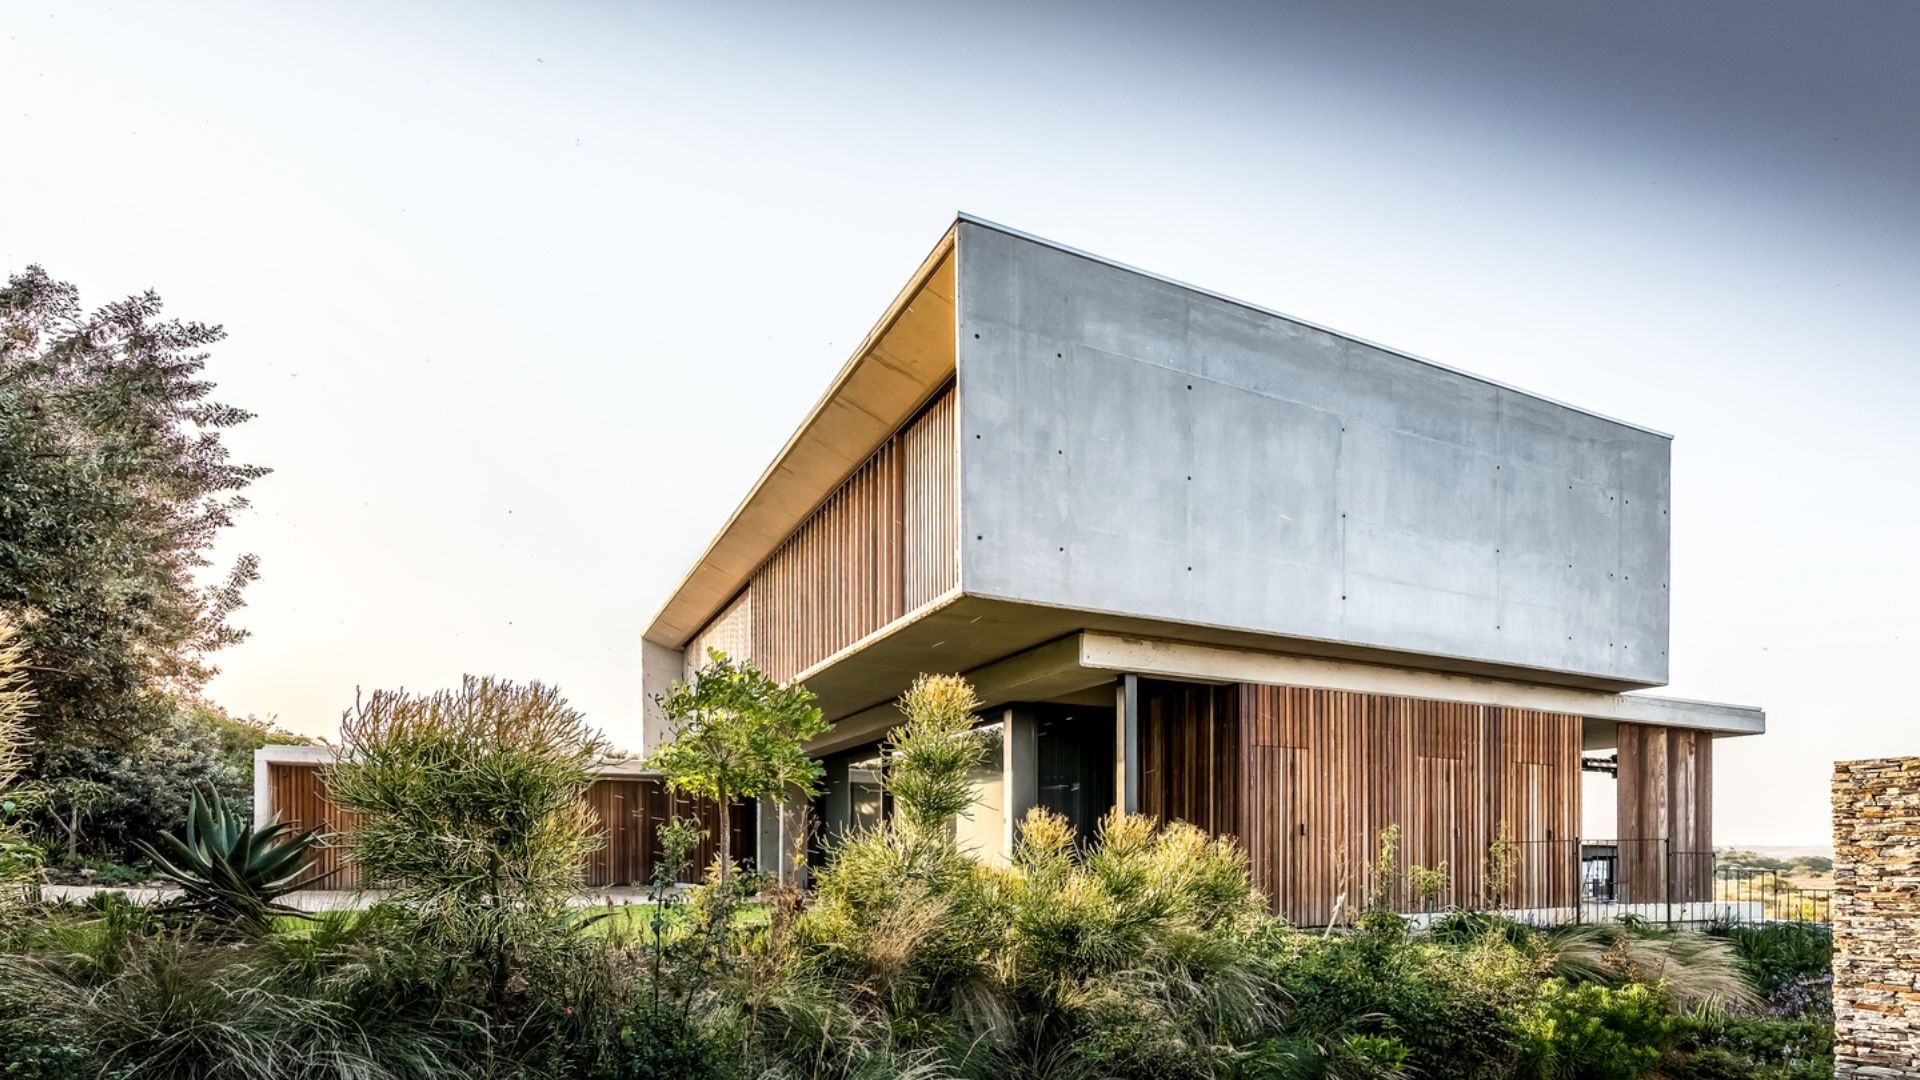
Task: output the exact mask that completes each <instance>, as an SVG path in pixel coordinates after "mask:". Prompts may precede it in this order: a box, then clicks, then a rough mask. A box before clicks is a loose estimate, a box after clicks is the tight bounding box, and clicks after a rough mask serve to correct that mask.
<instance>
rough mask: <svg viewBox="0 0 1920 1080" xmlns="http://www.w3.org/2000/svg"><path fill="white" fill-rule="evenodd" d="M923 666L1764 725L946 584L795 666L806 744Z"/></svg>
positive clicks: (1465, 666) (1588, 690)
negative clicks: (814, 703) (917, 606)
mask: <svg viewBox="0 0 1920 1080" xmlns="http://www.w3.org/2000/svg"><path fill="white" fill-rule="evenodd" d="M1173 635H1178V637H1175V636H1173ZM1414 664H1418V665H1419V666H1417V667H1416V666H1413V665H1414ZM922 672H940V673H950V672H959V673H963V674H965V675H967V676H968V677H969V678H970V679H971V680H972V681H973V683H974V685H975V689H976V690H977V691H978V692H979V695H980V698H981V701H982V703H983V704H984V705H985V706H987V707H992V706H994V705H998V704H1002V703H1005V702H1009V701H1058V700H1063V699H1075V698H1076V696H1077V699H1078V700H1084V701H1089V702H1090V701H1092V700H1093V698H1092V696H1090V695H1097V694H1100V693H1101V692H1102V691H1101V689H1100V688H1104V687H1109V686H1111V685H1112V683H1113V682H1114V680H1115V679H1116V678H1117V677H1118V676H1120V675H1122V674H1127V673H1132V674H1136V675H1144V676H1148V677H1154V678H1164V679H1173V680H1182V681H1192V682H1215V683H1228V682H1263V683H1274V684H1280V685H1288V686H1305V687H1312V688H1315V689H1326V690H1349V691H1355V692H1362V693H1380V694H1392V695H1396V696H1403V697H1418V698H1427V699H1431V700H1437V701H1459V702H1466V703H1473V704H1484V705H1500V706H1506V707H1509V708H1526V709H1537V710H1541V711H1544V712H1565V713H1573V714H1575V715H1578V716H1581V717H1584V718H1586V721H1587V723H1586V726H1585V729H1584V734H1585V738H1586V741H1587V742H1588V744H1589V746H1590V748H1592V747H1599V746H1608V745H1612V738H1613V725H1614V724H1617V723H1621V722H1629V723H1638V724H1662V725H1668V726H1676V727H1688V728H1701V729H1706V730H1709V731H1712V732H1714V734H1715V735H1716V736H1732V735H1757V734H1760V733H1761V732H1764V731H1765V730H1766V714H1765V713H1764V712H1763V711H1762V710H1760V709H1757V708H1748V707H1744V706H1737V705H1719V704H1712V703H1707V702H1696V701H1686V700H1683V699H1679V698H1668V697H1659V696H1655V695H1651V694H1644V693H1622V692H1620V689H1621V688H1619V687H1609V686H1606V685H1603V684H1602V685H1596V684H1594V683H1593V682H1591V681H1588V682H1587V683H1585V684H1578V683H1569V682H1565V681H1556V680H1560V679H1561V678H1562V677H1561V676H1558V675H1557V674H1556V673H1551V672H1537V671H1531V670H1525V669H1512V668H1500V667H1494V666H1491V665H1486V664H1480V663H1475V662H1470V661H1448V660H1446V659H1445V658H1434V657H1427V656H1421V657H1417V658H1415V657H1408V656H1396V655H1394V654H1390V653H1384V652H1381V651H1379V650H1368V649H1361V648H1356V647H1351V646H1344V645H1338V644H1334V643H1327V642H1315V641H1300V640H1296V639H1284V638H1271V637H1265V636H1261V635H1254V634H1247V633H1242V632H1239V631H1231V630H1222V629H1214V628H1208V627H1200V626H1187V625H1179V626H1175V625H1171V624H1166V623H1157V622H1151V621H1148V620H1142V619H1133V618H1125V617H1118V616H1103V615H1100V614H1097V613H1088V612H1082V611H1071V610H1065V609H1056V608H1047V607H1040V606H1037V605H1031V604H1018V603H1012V602H1009V601H1005V600H996V599H992V598H988V597H979V596H967V595H960V594H955V595H953V596H950V597H949V598H947V599H946V600H944V601H943V602H941V603H940V604H938V605H935V606H934V607H933V608H931V609H929V610H928V611H926V612H924V613H923V614H921V615H920V616H919V617H917V618H915V619H912V620H910V621H908V622H905V623H902V624H896V625H894V626H891V627H889V628H887V629H886V630H884V631H882V632H880V633H878V634H875V635H873V636H872V637H869V638H867V639H865V640H863V641H860V642H856V643H855V644H854V645H852V646H850V647H849V648H847V649H845V650H843V651H842V652H840V653H838V654H836V655H835V656H832V657H829V658H828V659H826V660H825V661H822V662H821V663H819V664H817V665H815V666H814V667H813V668H811V669H809V670H807V671H805V672H802V673H801V674H800V676H799V680H800V681H801V682H803V683H805V684H806V685H807V687H808V688H809V689H811V690H813V691H814V693H815V694H816V695H818V697H819V700H820V705H821V708H822V709H823V710H824V711H825V712H826V714H827V717H828V718H829V719H832V720H834V721H836V725H835V728H834V730H833V731H832V732H831V733H830V734H828V735H827V736H826V737H825V738H823V739H821V740H818V741H817V742H816V743H814V744H813V746H812V747H811V749H812V750H813V751H814V752H815V753H831V752H833V751H836V750H840V749H844V748H847V747H851V746H857V745H860V744H863V743H866V742H870V741H872V740H873V739H876V738H878V737H880V736H881V735H882V734H884V732H885V731H886V729H887V728H889V727H891V726H892V725H893V724H894V723H896V722H898V720H899V713H898V711H897V710H896V709H895V707H894V705H893V702H894V699H895V698H896V697H897V696H898V695H899V693H900V692H901V690H902V689H904V688H905V687H906V685H907V684H908V683H909V682H911V681H912V680H913V678H914V676H915V675H918V674H920V673H922Z"/></svg>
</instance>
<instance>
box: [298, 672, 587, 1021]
mask: <svg viewBox="0 0 1920 1080" xmlns="http://www.w3.org/2000/svg"><path fill="white" fill-rule="evenodd" d="M340 734H341V745H340V750H339V753H338V755H337V756H336V758H335V760H334V762H333V763H332V764H331V765H330V766H328V767H327V768H326V770H325V773H324V777H325V782H326V784H327V786H328V789H329V790H330V792H331V793H332V796H333V799H334V802H335V803H336V804H338V805H339V806H340V808H341V809H342V810H345V811H347V812H348V813H351V814H354V815H356V816H357V822H356V824H355V827H354V829H353V831H352V833H351V834H350V849H351V852H352V855H353V859H354V862H355V863H356V864H357V865H358V867H359V869H360V872H361V874H362V875H363V876H364V879H365V880H366V881H367V882H368V883H370V884H377V885H380V886H383V887H386V888H388V889H391V890H392V896H393V898H394V899H395V900H397V901H399V902H400V903H403V904H405V905H407V906H408V907H409V908H411V909H412V910H414V911H415V912H416V913H417V914H418V916H419V917H420V920H421V924H422V925H423V926H424V927H426V928H427V931H428V932H429V933H430V934H431V935H433V936H436V937H439V938H443V939H445V940H448V941H450V942H454V943H457V944H459V945H460V946H462V947H465V948H469V949H472V950H473V951H474V952H475V953H476V954H478V955H480V956H483V957H485V958H486V959H487V961H488V963H489V964H490V965H491V972H492V980H493V990H494V992H495V994H496V995H498V994H500V993H503V992H504V991H505V989H506V986H505V984H506V980H507V977H508V973H509V971H508V969H509V967H510V965H511V963H512V960H513V956H514V954H516V953H517V952H519V951H521V950H522V948H523V947H526V948H533V947H534V946H535V943H537V942H540V941H543V940H546V939H548V938H549V937H550V936H551V935H552V933H553V932H554V931H555V929H556V927H557V926H559V924H560V917H561V915H562V914H563V913H564V912H565V910H566V906H567V902H568V900H569V899H570V898H571V897H572V896H574V895H575V894H576V893H578V892H579V891H580V889H581V887H582V883H583V878H582V866H583V864H584V860H585V858H586V856H587V855H588V853H590V852H591V851H593V850H594V849H595V848H597V847H598V846H599V844H600V833H599V830H598V827H597V826H596V824H595V822H594V818H593V812H592V810H591V809H590V808H589V807H588V806H587V804H586V801H585V799H584V795H585V793H586V790H587V786H588V784H590V783H591V782H592V780H593V776H594V767H595V765H596V764H597V763H598V762H599V761H600V760H601V758H602V757H603V756H604V754H605V749H606V747H605V744H604V743H603V742H602V740H601V738H600V736H599V734H598V733H597V732H596V731H594V730H593V729H592V728H590V727H588V726H587V724H586V722H585V721H584V720H583V719H582V718H581V716H580V714H579V713H577V712H575V711H574V710H573V709H572V708H570V707H569V706H568V705H567V703H566V700H565V699H564V698H562V697H561V696H560V694H559V692H558V691H557V690H555V689H553V688H551V687H547V686H543V685H541V684H540V683H537V682H536V683H527V684H524V685H522V684H515V683H510V682H505V681H502V680H497V679H492V678H477V677H474V676H468V677H467V678H466V679H464V680H463V681H462V683H461V685H460V688H459V689H458V690H451V691H440V692H438V693H433V694H421V695H413V694H408V693H406V692H405V691H386V690H382V691H376V692H375V693H374V694H373V695H372V696H371V697H369V698H367V699H366V700H364V701H362V702H360V703H359V704H358V705H357V706H356V708H355V709H353V710H352V711H350V712H348V713H347V714H346V716H345V717H344V718H343V719H342V721H341V728H340Z"/></svg>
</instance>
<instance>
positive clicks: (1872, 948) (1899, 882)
mask: <svg viewBox="0 0 1920 1080" xmlns="http://www.w3.org/2000/svg"><path fill="white" fill-rule="evenodd" d="M1833 854H1834V863H1833V877H1834V898H1833V943H1834V956H1833V1016H1834V1028H1835V1034H1836V1041H1835V1046H1834V1057H1835V1064H1836V1066H1837V1073H1838V1075H1839V1076H1840V1077H1870V1076H1871V1077H1884V1076H1916V1075H1920V757H1909V758H1885V759H1881V760H1878V761H1842V762H1839V763H1837V764H1835V765H1834V769H1833Z"/></svg>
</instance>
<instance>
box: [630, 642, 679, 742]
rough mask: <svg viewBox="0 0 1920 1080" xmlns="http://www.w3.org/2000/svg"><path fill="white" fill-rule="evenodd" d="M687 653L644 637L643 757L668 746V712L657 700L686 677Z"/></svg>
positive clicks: (641, 656)
mask: <svg viewBox="0 0 1920 1080" xmlns="http://www.w3.org/2000/svg"><path fill="white" fill-rule="evenodd" d="M683 657H684V654H683V653H682V651H681V650H679V649H672V648H668V647H667V646H665V645H659V644H655V643H654V642H651V641H647V640H645V639H644V638H643V639H641V642H640V696H641V702H640V754H641V756H642V757H644V756H646V755H648V754H651V753H653V752H654V751H655V750H658V749H660V747H662V746H664V745H665V744H666V741H667V738H668V736H670V735H672V734H673V733H672V732H671V731H669V730H668V725H667V714H666V711H665V710H663V709H662V708H660V704H659V703H658V702H656V701H655V700H654V698H656V697H658V696H660V695H661V694H664V693H666V692H667V691H668V690H671V689H673V684H674V683H677V682H679V681H680V677H681V675H682V674H684V671H683V667H684V662H683Z"/></svg>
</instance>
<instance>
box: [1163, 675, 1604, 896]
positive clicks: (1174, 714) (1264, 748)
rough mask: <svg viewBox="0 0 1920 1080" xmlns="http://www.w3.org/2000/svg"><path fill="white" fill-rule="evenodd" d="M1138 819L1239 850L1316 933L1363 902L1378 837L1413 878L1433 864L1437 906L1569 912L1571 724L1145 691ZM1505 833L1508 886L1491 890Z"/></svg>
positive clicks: (1575, 814)
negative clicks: (1393, 836) (1494, 858)
mask: <svg viewBox="0 0 1920 1080" xmlns="http://www.w3.org/2000/svg"><path fill="white" fill-rule="evenodd" d="M1140 702H1141V713H1142V721H1143V724H1142V730H1141V788H1140V799H1141V809H1142V811H1143V812H1145V813H1148V814H1151V815H1153V816H1156V817H1159V818H1161V819H1163V820H1177V821H1186V822H1189V823H1191V824H1194V825H1197V826H1199V827H1201V828H1204V829H1207V830H1208V831H1210V832H1214V833H1219V834H1228V835H1234V836H1237V837H1238V838H1239V839H1240V841H1241V843H1242V844H1243V845H1244V846H1245V848H1246V849H1247V853H1248V858H1249V860H1250V861H1251V864H1252V867H1251V869H1252V871H1253V877H1254V881H1255V883H1256V884H1257V885H1259V887H1260V888H1261V889H1263V890H1264V891H1265V892H1266V893H1267V895H1268V897H1269V898H1270V900H1271V902H1272V905H1273V909H1274V910H1275V911H1276V912H1277V913H1279V914H1281V915H1284V916H1286V917H1287V918H1289V919H1291V920H1293V921H1294V922H1296V923H1298V924H1301V925H1310V926H1311V925H1324V924H1325V923H1327V922H1330V921H1332V920H1333V919H1335V918H1336V917H1337V916H1338V915H1339V913H1340V909H1342V908H1347V907H1360V906H1362V905H1363V904H1364V903H1365V902H1366V900H1367V893H1368V886H1369V884H1370V877H1371V874H1372V866H1373V862H1374V859H1375V857H1376V856H1377V854H1378V851H1379V839H1380V833H1381V831H1382V830H1384V829H1386V828H1387V827H1388V826H1390V825H1398V826H1400V846H1399V859H1398V862H1399V865H1400V868H1401V870H1402V873H1401V874H1400V875H1398V876H1397V877H1398V880H1396V881H1394V882H1393V883H1391V884H1390V887H1389V888H1388V889H1387V897H1388V900H1389V902H1390V903H1392V904H1393V905H1394V906H1396V907H1398V908H1401V909H1403V910H1413V909H1414V908H1415V907H1417V906H1419V901H1418V899H1417V898H1415V897H1413V896H1411V895H1409V893H1408V890H1407V888H1406V886H1405V878H1404V870H1405V868H1406V867H1408V866H1415V865H1417V866H1423V867H1427V868H1430V869H1431V868H1436V867H1440V866H1442V865H1444V866H1445V867H1446V870H1447V877H1448V880H1447V885H1446V887H1445V888H1444V889H1443V890H1442V891H1441V893H1440V894H1439V896H1437V897H1435V898H1434V900H1433V903H1434V904H1436V905H1441V906H1444V905H1447V904H1463V905H1464V904H1468V903H1472V902H1475V901H1479V900H1481V899H1483V898H1486V899H1489V900H1497V901H1499V902H1504V903H1505V904H1507V905H1509V906H1512V907H1568V906H1572V905H1573V904H1575V903H1577V897H1578V888H1579V883H1578V877H1579V867H1580V857H1579V829H1580V728H1581V722H1580V719H1579V718H1578V717H1575V716H1570V715H1562V714H1557V713H1542V712H1534V711H1530V710H1525V709H1502V708H1495V707H1490V706H1482V705H1468V704H1459V703H1453V702H1441V701H1425V700H1417V699H1411V698H1398V697H1389V696H1385V695H1380V694H1358V693H1346V692H1339V691H1328V690H1307V689H1301V688H1296V687H1282V686H1262V685H1251V684H1242V685H1238V686H1230V687H1208V686H1197V685H1183V684H1177V683H1160V682H1145V681H1143V682H1142V683H1141V687H1140ZM1502 823H1504V824H1505V826H1506V833H1505V835H1506V837H1507V839H1508V841H1509V843H1508V844H1507V845H1506V847H1507V849H1508V850H1509V852H1510V855H1509V858H1508V861H1509V872H1510V874H1511V877H1510V879H1509V880H1508V881H1507V882H1506V883H1505V884H1504V885H1502V884H1501V883H1498V882H1490V881H1488V880H1487V879H1486V876H1485V875H1486V868H1487V862H1488V855H1489V852H1490V850H1491V849H1492V848H1493V846H1494V844H1495V842H1496V841H1497V840H1498V839H1500V837H1501V835H1502V833H1501V825H1502Z"/></svg>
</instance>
